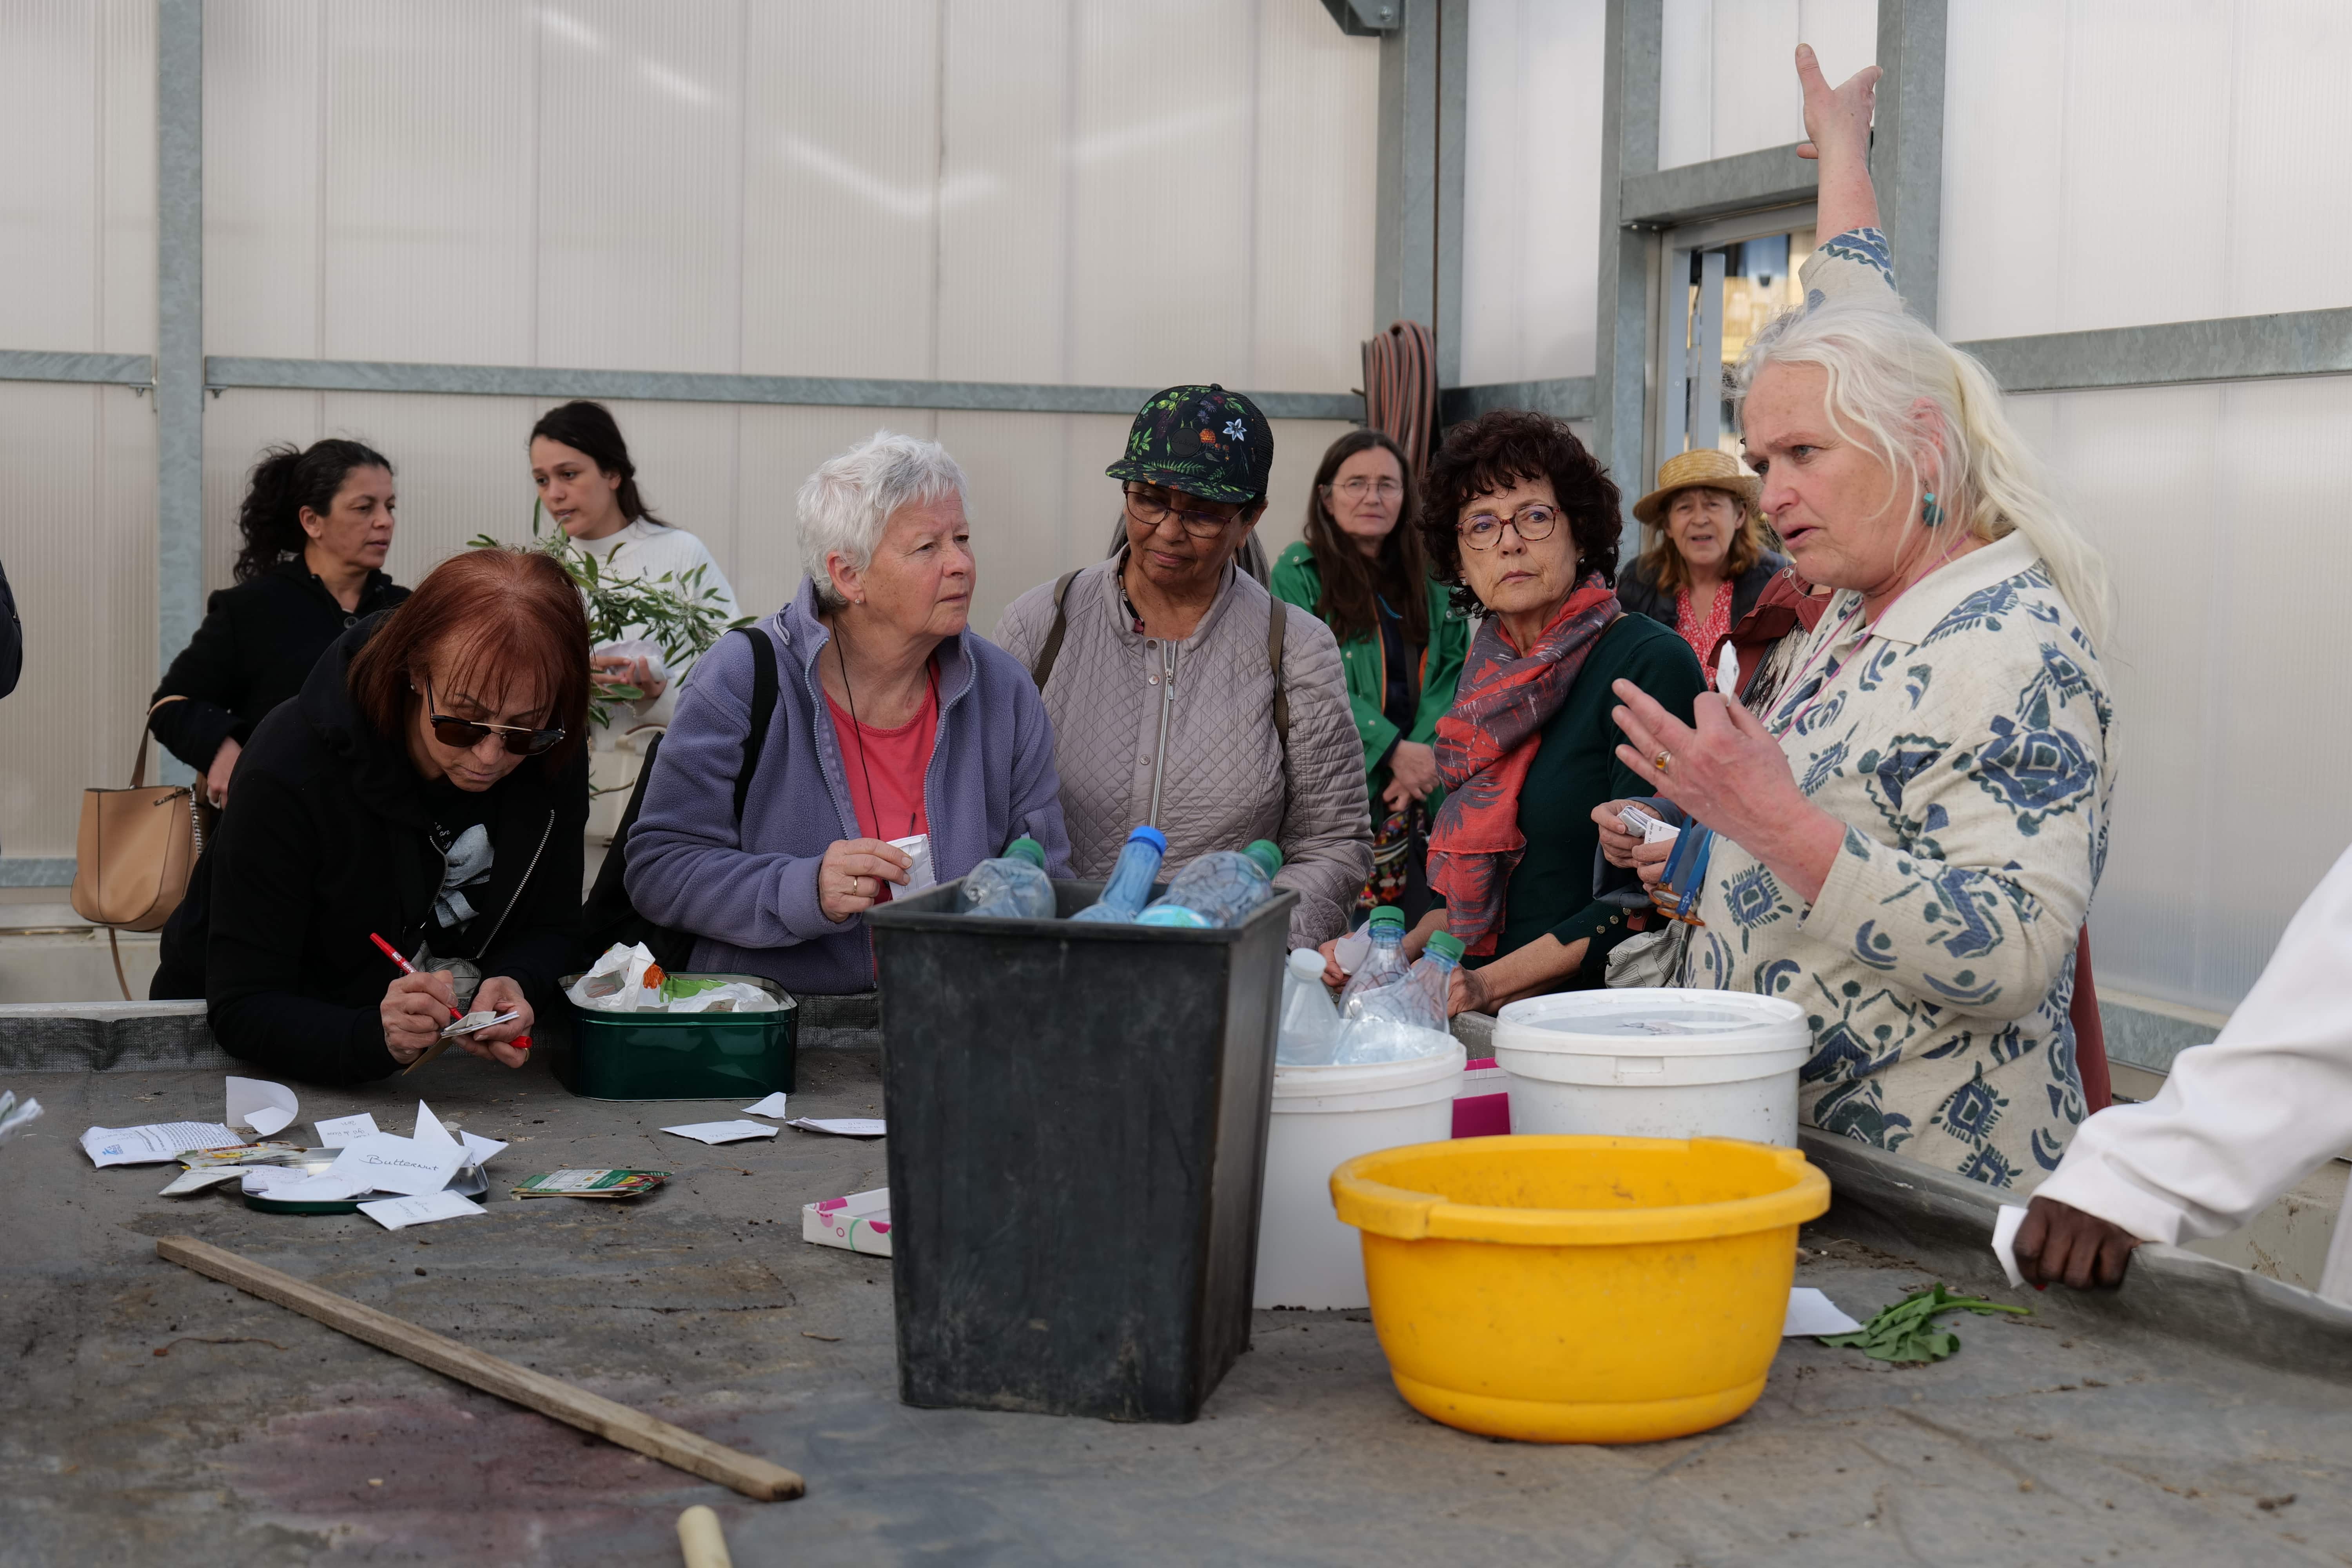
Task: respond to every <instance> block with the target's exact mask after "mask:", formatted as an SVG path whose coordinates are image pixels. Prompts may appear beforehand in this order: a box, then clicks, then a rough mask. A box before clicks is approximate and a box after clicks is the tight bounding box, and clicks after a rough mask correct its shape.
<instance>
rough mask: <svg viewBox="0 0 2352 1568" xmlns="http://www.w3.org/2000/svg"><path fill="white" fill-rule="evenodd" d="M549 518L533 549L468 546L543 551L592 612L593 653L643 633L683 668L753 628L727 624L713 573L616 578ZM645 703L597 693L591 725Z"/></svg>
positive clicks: (620, 690)
mask: <svg viewBox="0 0 2352 1568" xmlns="http://www.w3.org/2000/svg"><path fill="white" fill-rule="evenodd" d="M543 516H544V513H543V511H542V510H541V507H540V506H539V505H538V504H537V503H536V502H534V503H533V504H532V506H531V509H530V543H529V544H527V545H509V544H508V543H507V542H505V541H503V540H498V539H493V538H491V537H490V536H489V535H488V534H487V533H478V534H476V535H475V536H474V537H473V538H472V539H470V540H467V548H468V549H473V550H503V549H523V550H535V551H537V552H540V553H541V554H542V555H546V556H548V557H550V558H551V559H552V560H553V561H554V562H555V563H556V564H557V565H559V566H561V567H562V568H563V571H564V574H565V575H566V576H568V577H570V578H571V579H572V584H573V585H574V586H576V587H577V588H578V589H579V590H580V597H581V603H582V605H583V608H585V609H586V611H587V613H588V643H589V646H590V647H595V646H596V645H598V644H600V643H609V642H618V641H620V640H621V639H623V638H625V637H628V636H630V634H631V633H632V632H637V633H638V635H640V636H642V637H645V638H646V640H647V641H650V642H651V643H652V644H653V645H654V646H655V647H657V648H659V649H661V655H662V661H663V662H664V663H665V664H668V665H670V666H672V667H673V668H675V667H676V666H677V665H678V664H680V663H681V662H684V661H687V660H690V659H692V658H697V657H698V656H700V655H702V654H705V653H708V652H709V650H710V647H711V645H712V644H714V643H716V642H717V641H718V640H719V638H720V637H724V636H726V635H727V634H728V633H729V632H730V631H732V630H734V629H735V628H736V627H737V626H750V625H751V621H752V617H751V616H740V617H738V618H737V619H735V620H731V621H730V620H729V619H727V617H726V613H725V612H724V611H722V610H721V609H719V606H718V605H715V604H713V603H711V602H710V599H709V589H708V588H707V587H706V586H705V584H704V583H703V575H704V574H705V573H706V572H707V571H708V570H709V568H707V567H703V566H697V567H696V568H694V569H693V570H692V571H690V572H687V573H684V574H679V573H675V572H665V573H663V574H661V575H660V576H658V577H632V576H625V575H615V574H614V573H612V572H610V571H608V570H607V569H606V567H605V563H604V562H603V561H602V560H600V559H599V558H598V557H596V556H595V555H593V554H591V553H590V552H587V551H585V550H583V549H581V548H580V545H579V543H578V542H576V541H575V540H573V539H572V536H571V535H570V534H568V533H566V532H564V531H563V530H562V529H561V528H558V529H555V530H553V531H547V530H545V529H544V528H542V526H541V521H542V518H543ZM640 628H642V630H640ZM644 696H645V692H644V690H643V689H641V688H638V687H635V686H629V685H615V686H593V687H592V688H591V689H590V695H589V700H588V717H589V721H590V722H591V723H594V724H600V725H601V724H604V723H606V722H608V721H610V720H611V718H612V704H613V703H614V701H625V702H634V701H635V700H638V699H640V698H642V697H644Z"/></svg>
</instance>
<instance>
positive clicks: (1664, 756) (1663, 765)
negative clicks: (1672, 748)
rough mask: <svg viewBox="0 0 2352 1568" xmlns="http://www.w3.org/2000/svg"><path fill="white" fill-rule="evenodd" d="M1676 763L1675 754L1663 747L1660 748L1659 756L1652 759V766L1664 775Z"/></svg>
mask: <svg viewBox="0 0 2352 1568" xmlns="http://www.w3.org/2000/svg"><path fill="white" fill-rule="evenodd" d="M1674 761H1675V754H1674V753H1673V752H1669V751H1667V750H1666V749H1665V748H1664V746H1661V747H1659V748H1658V754H1657V755H1656V756H1654V757H1652V758H1651V759H1650V765H1651V766H1652V767H1654V768H1655V769H1657V770H1658V771H1659V772H1660V773H1664V772H1665V771H1666V770H1667V769H1668V768H1670V767H1672V766H1673V765H1674Z"/></svg>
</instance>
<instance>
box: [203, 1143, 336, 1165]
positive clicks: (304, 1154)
mask: <svg viewBox="0 0 2352 1568" xmlns="http://www.w3.org/2000/svg"><path fill="white" fill-rule="evenodd" d="M308 1158H310V1150H308V1149H305V1148H304V1147H302V1145H301V1144H299V1143H282V1142H262V1143H234V1144H231V1145H229V1146H228V1147H226V1148H225V1149H188V1150H184V1151H183V1152H181V1154H180V1156H179V1159H180V1163H181V1164H183V1165H185V1166H186V1167H187V1168H188V1169H189V1170H191V1171H211V1170H217V1169H219V1168H220V1167H221V1166H223V1165H299V1164H300V1163H302V1162H303V1161H304V1160H306V1159H308Z"/></svg>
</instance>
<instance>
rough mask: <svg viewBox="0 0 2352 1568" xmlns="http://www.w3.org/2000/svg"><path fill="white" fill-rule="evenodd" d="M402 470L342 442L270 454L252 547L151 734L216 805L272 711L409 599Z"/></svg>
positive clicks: (243, 517)
mask: <svg viewBox="0 0 2352 1568" xmlns="http://www.w3.org/2000/svg"><path fill="white" fill-rule="evenodd" d="M393 506H394V493H393V482H392V460H391V459H390V458H386V457H385V456H384V455H383V453H381V452H379V451H377V450H376V449H375V448H374V447H370V446H367V445H365V444H364V443H362V442H359V441H349V440H344V439H342V438H341V437H330V438H329V439H327V440H324V441H319V442H314V443H313V444H311V445H310V447H303V448H297V447H290V446H289V447H269V448H268V450H266V451H264V452H263V453H262V454H261V460H260V461H259V462H257V463H256V464H255V465H254V466H253V472H252V474H251V476H250V477H248V479H247V481H246V489H245V500H244V501H243V502H242V503H240V504H239V505H238V507H237V511H236V530H237V533H238V535H239V537H240V538H241V539H242V540H243V544H242V546H241V548H240V549H239V550H238V551H237V556H236V567H235V568H234V569H233V570H232V572H231V575H232V576H233V577H234V578H235V579H236V586H235V587H231V588H223V589H222V590H221V591H220V592H218V593H216V594H215V595H213V596H212V599H211V602H210V603H209V604H208V605H206V606H205V618H204V624H203V625H201V626H197V628H196V635H195V636H194V637H193V638H191V639H190V640H189V643H188V646H187V647H184V648H183V649H182V650H181V651H180V656H179V657H178V658H174V659H173V661H172V668H169V669H167V670H165V671H164V672H163V680H162V682H161V683H159V684H158V685H157V686H156V688H155V694H154V696H153V697H152V699H151V700H150V703H149V706H150V713H149V716H148V720H147V725H148V728H149V729H150V730H152V731H154V735H155V738H156V739H157V740H158V741H161V742H163V745H164V748H165V749H166V750H167V751H169V752H171V753H172V754H173V756H175V757H177V758H179V759H180V760H181V761H182V762H184V763H187V764H188V766H190V767H192V768H194V769H195V770H196V773H197V774H198V775H199V777H200V778H201V779H202V781H203V782H202V783H201V784H200V785H199V786H198V787H199V788H201V789H202V790H203V792H204V795H205V799H206V800H207V801H209V802H210V803H211V804H212V805H222V804H223V803H224V802H226V800H227V799H228V789H229V776H230V774H231V773H233V772H234V771H235V770H236V760H237V757H238V756H239V754H240V753H242V752H243V751H244V750H245V745H246V742H248V741H250V740H251V739H252V738H253V731H254V727H255V726H256V725H257V724H259V723H260V722H261V721H262V719H263V718H264V717H265V716H267V715H268V712H269V710H271V709H273V708H275V707H277V706H278V704H279V703H281V702H283V701H285V700H287V699H288V698H289V697H291V696H293V695H294V694H295V693H296V692H298V691H299V690H301V689H302V682H303V681H304V680H305V679H308V678H309V676H310V667H311V666H312V665H314V664H317V663H318V662H319V656H320V654H322V653H324V652H326V651H327V649H328V648H329V647H331V646H333V644H334V641H335V639H336V638H337V637H341V636H342V635H343V634H344V633H345V632H347V631H349V630H350V629H351V628H352V627H353V626H357V625H358V624H359V623H360V622H361V621H362V620H364V619H365V618H367V617H368V616H373V615H374V614H375V613H376V612H377V611H379V610H388V609H390V608H392V606H394V605H397V604H399V603H400V602H401V601H402V600H403V599H405V598H406V597H408V590H407V589H405V588H404V587H401V586H400V585H399V584H396V583H394V581H393V580H392V579H391V578H390V577H389V576H387V575H385V574H384V571H383V558H384V554H385V552H387V551H389V550H390V549H391V548H392V531H393Z"/></svg>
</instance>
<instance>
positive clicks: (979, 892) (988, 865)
mask: <svg viewBox="0 0 2352 1568" xmlns="http://www.w3.org/2000/svg"><path fill="white" fill-rule="evenodd" d="M963 912H964V913H966V914H968V915H1001V916H1004V917H1007V918H1009V919H1013V920H1027V921H1049V920H1052V919H1053V918H1054V883H1053V880H1052V879H1050V878H1048V877H1047V876H1046V875H1045V846H1044V845H1042V844H1039V843H1038V842H1037V841H1036V840H1035V839H1034V838H1016V839H1014V840H1013V842H1012V843H1010V844H1008V845H1006V846H1005V847H1004V858H1003V859H1001V860H982V862H981V863H980V864H979V865H977V866H974V867H973V868H971V876H969V877H966V878H965V879H963Z"/></svg>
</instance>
